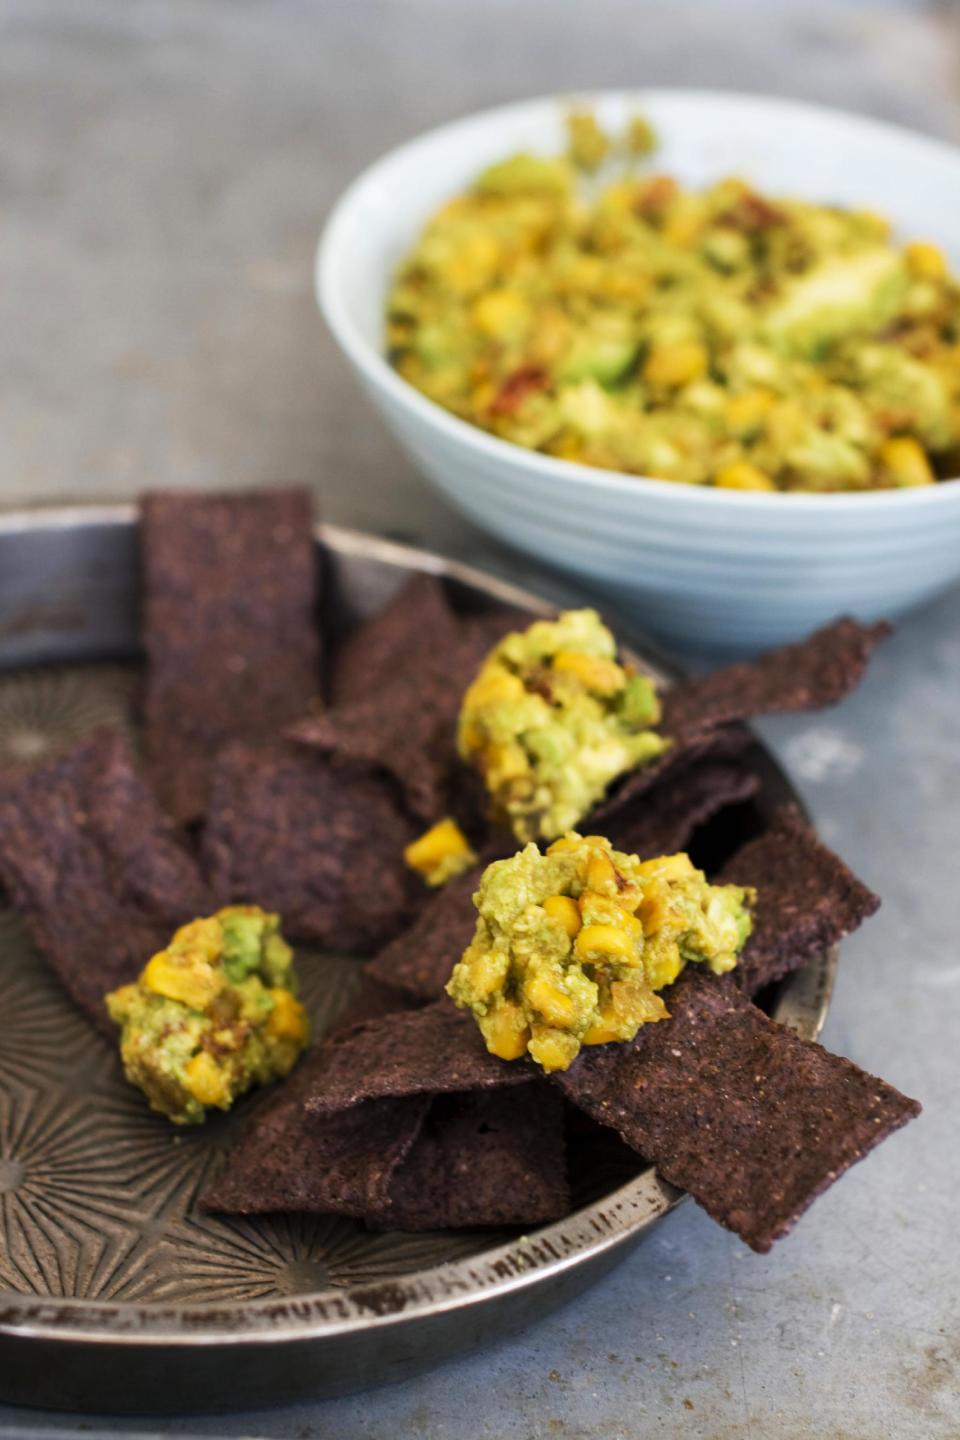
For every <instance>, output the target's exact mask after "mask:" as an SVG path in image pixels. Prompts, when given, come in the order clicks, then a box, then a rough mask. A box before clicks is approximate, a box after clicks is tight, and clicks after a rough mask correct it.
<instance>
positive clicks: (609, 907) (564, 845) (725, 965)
mask: <svg viewBox="0 0 960 1440" xmlns="http://www.w3.org/2000/svg"><path fill="white" fill-rule="evenodd" d="M473 899H474V904H475V905H476V907H477V912H478V919H477V928H476V932H475V934H474V937H473V940H472V941H471V943H470V945H469V946H468V947H467V949H466V951H465V952H464V954H463V958H462V959H461V960H460V961H459V962H458V964H457V965H456V966H455V967H454V971H453V974H452V976H451V978H450V981H449V983H448V985H447V993H448V994H449V995H450V996H451V997H452V999H453V1000H454V1001H455V1002H456V1003H457V1005H458V1006H460V1008H461V1009H468V1010H470V1011H472V1013H473V1015H474V1017H475V1019H476V1021H477V1024H478V1025H479V1027H480V1030H481V1033H482V1034H483V1038H484V1040H485V1041H486V1044H487V1049H488V1050H490V1051H491V1052H492V1053H493V1054H494V1055H498V1056H500V1058H501V1059H503V1060H517V1059H519V1058H520V1056H522V1055H525V1054H529V1055H530V1056H531V1057H532V1058H533V1059H534V1060H535V1061H536V1062H537V1064H538V1065H540V1066H542V1068H543V1069H544V1070H546V1071H551V1070H565V1069H566V1068H567V1066H568V1065H570V1063H571V1062H572V1061H573V1060H574V1059H575V1057H576V1055H577V1054H578V1053H579V1050H580V1047H581V1046H582V1045H604V1044H607V1043H609V1042H611V1041H618V1040H619V1041H622V1040H632V1039H633V1037H634V1035H636V1033H637V1031H638V1029H639V1028H640V1026H641V1025H645V1024H650V1023H651V1022H654V1021H657V1020H664V1019H666V1018H667V1015H668V1011H667V1008H666V1006H665V1005H664V1003H663V1000H662V999H661V997H660V995H659V994H658V993H657V992H658V991H659V990H662V989H663V988H664V987H665V986H667V985H670V984H672V983H673V981H674V980H676V978H677V976H678V975H679V974H680V972H681V971H682V970H683V969H684V967H685V966H686V965H687V964H690V963H694V964H697V963H698V964H703V965H706V966H707V968H708V969H709V970H712V971H713V972H714V974H717V975H721V974H723V973H724V972H725V971H728V970H732V969H733V967H734V966H735V965H736V963H737V956H738V955H739V953H740V951H741V950H742V948H743V946H744V943H745V941H746V939H747V937H748V935H749V934H750V929H751V923H752V922H751V917H750V909H749V906H750V904H751V903H752V901H753V899H754V892H753V891H752V890H749V889H747V888H745V887H743V886H740V885H710V884H709V883H708V882H707V879H706V876H705V875H704V874H703V872H702V871H700V870H697V869H696V867H695V866H694V865H693V864H692V862H691V860H690V859H689V857H688V856H687V855H661V856H659V857H658V858H657V859H653V860H640V859H639V858H638V857H637V856H636V855H625V854H623V853H622V852H621V851H619V850H614V849H613V847H612V846H611V844H610V842H609V840H607V839H605V838H604V837H603V836H600V835H587V836H580V835H577V834H570V835H567V836H565V837H564V838H563V839H561V840H557V841H556V842H555V843H554V844H553V845H551V846H550V848H549V849H548V850H547V852H546V854H542V853H541V852H540V851H539V850H538V849H537V847H536V846H535V845H532V844H531V845H527V846H526V848H525V849H523V850H521V851H520V852H519V854H517V855H514V856H513V857H512V858H511V859H508V860H497V861H495V862H494V863H493V864H492V865H490V866H488V867H487V869H486V870H485V872H484V874H483V878H482V879H481V882H480V888H479V890H478V891H477V893H476V894H475V895H474V897H473Z"/></svg>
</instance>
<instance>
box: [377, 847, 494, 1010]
mask: <svg viewBox="0 0 960 1440" xmlns="http://www.w3.org/2000/svg"><path fill="white" fill-rule="evenodd" d="M487 863H489V862H488V861H486V860H484V861H483V862H482V863H481V864H480V865H477V866H475V867H474V868H473V869H472V870H470V871H468V872H467V873H466V874H465V875H459V876H458V877H457V878H456V880H451V881H450V883H449V884H448V885H444V887H443V889H442V890H440V891H439V892H438V893H437V894H436V895H432V896H431V897H430V898H429V899H428V900H427V902H426V904H425V905H424V906H423V909H422V910H421V911H420V913H419V915H418V916H417V918H416V920H415V921H414V922H413V924H412V925H411V926H410V927H409V929H407V930H404V931H403V933H402V934H400V935H398V936H397V937H396V938H395V939H394V940H391V941H390V942H389V943H388V944H387V945H386V946H385V947H384V948H383V949H382V950H381V951H380V953H379V954H378V955H376V956H375V957H374V958H373V960H370V961H368V962H367V964H366V965H365V966H364V974H365V975H366V976H367V977H368V978H369V979H371V980H376V981H377V982H378V984H380V985H386V986H388V987H389V988H390V989H391V990H395V991H397V992H399V993H400V994H401V995H404V996H406V997H408V998H409V999H410V1000H412V1001H414V1002H419V1003H421V1004H422V1003H424V1002H426V1001H430V1000H438V999H439V998H440V996H441V995H442V994H443V989H444V986H445V985H446V983H447V981H448V980H449V979H450V975H451V973H452V971H453V967H454V965H456V963H457V961H458V960H459V959H460V956H461V955H462V954H463V952H464V950H465V949H466V948H467V946H468V945H469V944H470V941H471V940H472V938H473V932H474V930H475V929H476V928H477V912H476V909H475V907H474V904H473V892H474V891H475V890H476V888H477V886H478V885H479V883H480V876H481V875H482V874H483V869H484V866H485V865H486V864H487Z"/></svg>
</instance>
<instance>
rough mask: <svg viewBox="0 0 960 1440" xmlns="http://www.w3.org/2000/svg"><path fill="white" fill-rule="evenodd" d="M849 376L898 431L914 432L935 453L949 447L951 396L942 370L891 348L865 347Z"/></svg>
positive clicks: (852, 360) (853, 358)
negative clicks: (889, 417)
mask: <svg viewBox="0 0 960 1440" xmlns="http://www.w3.org/2000/svg"><path fill="white" fill-rule="evenodd" d="M847 373H849V376H850V379H851V382H852V383H853V384H854V385H855V386H856V387H857V389H858V390H859V392H860V393H861V394H862V395H863V396H864V398H865V399H866V400H867V401H868V403H869V404H870V406H871V407H872V408H878V409H880V410H882V411H884V412H886V413H887V414H889V415H892V416H895V417H896V422H897V428H898V429H904V430H912V431H913V432H914V433H915V434H917V435H919V436H920V438H921V439H922V440H923V441H924V443H925V444H926V445H928V446H929V447H930V448H931V449H932V450H939V449H944V448H946V446H947V445H949V443H950V439H951V435H952V416H951V403H950V394H949V392H948V389H947V386H946V385H945V383H944V379H943V376H942V375H941V374H940V372H939V371H937V370H934V369H932V368H931V367H930V366H929V365H924V364H922V363H921V362H920V361H919V360H915V359H914V358H913V357H912V356H911V355H907V354H905V353H904V352H903V351H902V350H895V349H892V348H891V347H890V346H888V345H875V344H861V345H858V346H856V347H855V348H854V349H852V351H851V354H850V357H849V370H848V372H847Z"/></svg>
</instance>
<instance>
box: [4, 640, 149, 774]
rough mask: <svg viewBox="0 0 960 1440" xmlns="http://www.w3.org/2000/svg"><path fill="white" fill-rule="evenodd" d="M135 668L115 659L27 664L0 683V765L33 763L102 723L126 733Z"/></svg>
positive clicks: (66, 746)
mask: <svg viewBox="0 0 960 1440" xmlns="http://www.w3.org/2000/svg"><path fill="white" fill-rule="evenodd" d="M134 680H135V676H134V672H132V671H131V670H129V669H126V668H124V667H121V666H119V665H91V666H89V667H79V666H78V667H70V668H60V667H56V668H50V669H43V670H25V671H21V672H17V673H14V674H11V675H7V676H4V679H3V684H2V685H0V767H9V766H21V765H22V766H30V765H36V764H38V763H39V762H40V761H42V760H46V759H48V758H49V757H50V756H51V755H55V754H57V753H58V752H59V751H61V750H66V749H69V747H70V746H71V745H73V744H74V742H75V741H77V740H79V739H80V738H81V736H83V735H86V734H88V733H89V732H90V731H91V730H96V729H97V728H98V727H99V726H101V725H109V726H111V727H113V728H114V729H120V730H124V731H126V732H128V733H129V726H130V701H131V695H132V692H133V686H134Z"/></svg>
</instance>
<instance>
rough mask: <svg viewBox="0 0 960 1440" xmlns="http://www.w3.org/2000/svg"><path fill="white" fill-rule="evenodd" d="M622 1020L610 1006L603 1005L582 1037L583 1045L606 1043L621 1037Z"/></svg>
mask: <svg viewBox="0 0 960 1440" xmlns="http://www.w3.org/2000/svg"><path fill="white" fill-rule="evenodd" d="M623 1038H624V1036H623V1022H622V1021H621V1020H620V1018H619V1016H618V1015H617V1014H616V1012H615V1011H614V1010H613V1009H612V1007H610V1006H604V1008H603V1009H602V1010H601V1011H600V1013H599V1015H598V1016H597V1019H596V1020H594V1022H593V1024H592V1025H591V1026H590V1027H589V1029H588V1030H587V1033H586V1034H585V1035H584V1037H583V1041H582V1044H584V1045H608V1044H609V1043H610V1041H611V1040H621V1039H623Z"/></svg>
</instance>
